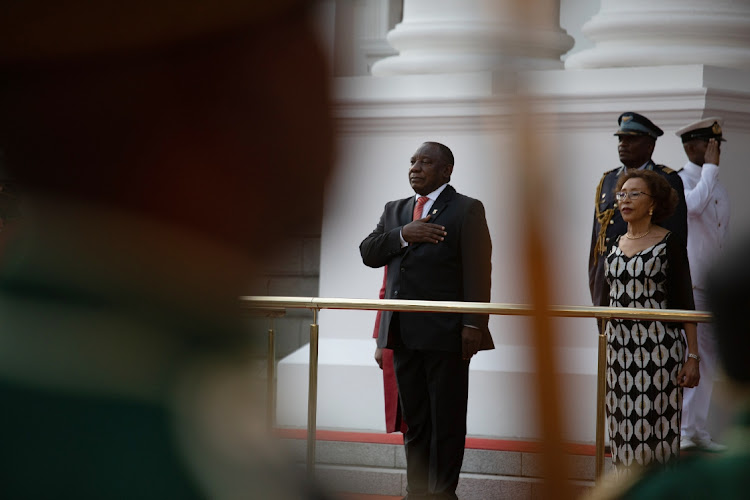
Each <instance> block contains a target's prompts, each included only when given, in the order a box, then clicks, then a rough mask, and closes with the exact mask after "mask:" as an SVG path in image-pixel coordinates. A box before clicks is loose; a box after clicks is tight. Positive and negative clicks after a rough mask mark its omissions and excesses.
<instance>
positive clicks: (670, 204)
mask: <svg viewBox="0 0 750 500" xmlns="http://www.w3.org/2000/svg"><path fill="white" fill-rule="evenodd" d="M628 179H643V182H645V183H646V189H648V192H649V193H648V194H650V195H651V198H652V199H653V200H654V213H653V215H652V216H651V220H652V221H653V222H654V223H659V222H662V221H663V220H665V219H668V218H669V217H670V216H671V215H672V214H673V213H674V210H675V208H677V202H678V201H679V198H678V197H677V191H675V190H674V188H673V187H672V186H670V185H669V182H667V180H666V179H665V178H664V177H663V176H661V175H659V174H657V173H656V172H652V171H651V170H645V169H644V170H631V171H630V172H628V173H627V174H625V175H623V176H620V179H619V180H618V181H617V187H616V188H615V192H617V191H620V190H622V186H623V184H625V182H626V181H627V180H628Z"/></svg>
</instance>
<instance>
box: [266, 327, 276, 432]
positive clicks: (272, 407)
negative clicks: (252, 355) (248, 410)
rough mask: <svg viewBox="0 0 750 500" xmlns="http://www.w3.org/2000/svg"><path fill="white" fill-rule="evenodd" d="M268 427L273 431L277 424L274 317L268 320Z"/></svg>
mask: <svg viewBox="0 0 750 500" xmlns="http://www.w3.org/2000/svg"><path fill="white" fill-rule="evenodd" d="M266 378H267V380H266V425H267V426H268V430H269V431H272V430H273V427H274V425H275V424H276V332H275V331H274V327H273V316H272V317H270V318H269V319H268V354H267V355H266Z"/></svg>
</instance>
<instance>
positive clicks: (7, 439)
mask: <svg viewBox="0 0 750 500" xmlns="http://www.w3.org/2000/svg"><path fill="white" fill-rule="evenodd" d="M307 3H308V2H301V1H292V0H286V1H284V0H282V1H277V2H268V3H265V2H234V3H233V2H231V1H219V2H215V3H211V4H210V5H211V7H206V5H208V4H205V3H203V2H201V3H198V2H192V1H190V0H188V1H185V2H160V1H149V2H145V1H138V0H136V1H133V2H128V3H123V4H122V5H120V4H112V3H107V2H93V1H72V2H66V3H64V5H62V4H59V3H58V2H44V1H34V0H30V1H28V2H12V3H11V4H6V5H4V6H3V7H2V15H0V109H2V113H0V150H2V151H3V152H4V163H5V170H6V171H7V172H8V174H9V175H10V176H11V177H12V178H13V179H14V180H15V181H16V182H17V183H18V185H19V186H21V192H22V194H23V199H22V207H23V210H22V212H21V217H20V218H18V219H17V220H16V221H15V222H14V224H13V227H12V231H2V233H0V402H2V407H3V411H2V412H0V442H1V443H2V451H0V457H1V458H0V485H1V486H0V491H1V494H0V496H2V497H3V498H76V499H86V498H96V499H103V498H107V499H113V498H123V499H149V498H154V499H160V500H163V499H171V498H174V499H178V498H179V499H190V498H218V499H225V498H226V499H234V498H262V499H276V498H284V499H285V498H315V497H314V495H313V494H311V493H310V492H309V491H308V490H307V488H305V487H303V486H302V485H301V482H300V481H299V480H298V478H297V477H296V474H297V472H296V471H294V470H293V469H292V468H291V467H289V466H288V465H287V464H286V463H285V462H284V460H283V459H282V458H281V457H280V456H277V455H278V454H277V452H276V443H275V442H273V441H272V440H271V439H270V438H269V437H268V436H267V435H266V430H265V429H264V419H263V409H262V404H261V403H260V401H261V400H262V396H263V395H262V394H257V393H255V391H254V387H253V383H254V381H253V380H252V372H251V371H250V369H249V366H250V365H249V364H248V361H249V358H250V354H251V353H249V352H248V345H247V341H248V339H247V335H248V333H247V332H244V331H243V328H242V326H241V323H240V317H239V305H238V301H237V297H238V296H239V295H241V294H243V293H246V292H247V288H248V286H249V284H250V281H251V277H252V275H253V273H254V272H256V271H257V270H258V269H259V268H260V267H261V266H262V265H263V263H264V260H265V258H266V256H268V255H269V254H272V253H273V252H274V251H275V250H276V249H277V248H278V247H279V246H280V245H281V244H283V237H284V235H287V234H290V233H293V232H294V229H295V227H296V224H297V221H300V220H304V219H309V218H311V217H312V218H316V217H319V216H320V208H321V202H322V199H321V198H322V188H323V184H324V182H325V179H326V176H327V173H328V169H329V166H330V165H331V163H332V126H331V121H330V118H329V115H328V112H329V111H328V82H327V71H326V68H325V65H324V61H323V57H322V55H321V53H320V52H319V50H318V48H317V44H316V40H315V39H314V37H313V35H312V34H311V30H310V28H309V26H308V19H307V15H308V12H307V10H308V9H307V7H308V6H307ZM300 81H303V82H304V84H303V85H300V84H299V83H298V82H300ZM292 207H293V209H292ZM255 383H257V382H255Z"/></svg>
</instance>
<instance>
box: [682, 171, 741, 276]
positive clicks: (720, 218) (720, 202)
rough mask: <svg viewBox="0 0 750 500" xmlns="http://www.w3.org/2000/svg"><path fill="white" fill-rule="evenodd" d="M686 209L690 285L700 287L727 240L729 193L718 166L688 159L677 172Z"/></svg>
mask: <svg viewBox="0 0 750 500" xmlns="http://www.w3.org/2000/svg"><path fill="white" fill-rule="evenodd" d="M679 175H680V177H681V178H682V183H683V184H684V185H685V203H686V204H687V211H688V243H687V250H688V260H689V262H690V274H691V276H692V278H693V288H698V289H703V288H704V283H705V274H706V272H707V271H708V270H709V268H710V267H711V264H712V263H713V261H714V259H715V258H716V256H717V255H718V253H719V252H721V250H722V248H723V247H724V246H725V244H726V242H727V234H728V230H729V196H728V194H727V190H726V188H724V186H722V185H721V184H720V183H719V166H718V165H714V164H713V163H705V164H704V165H703V167H699V166H698V165H696V164H695V163H692V162H687V163H686V164H685V167H684V168H683V169H682V170H680V172H679Z"/></svg>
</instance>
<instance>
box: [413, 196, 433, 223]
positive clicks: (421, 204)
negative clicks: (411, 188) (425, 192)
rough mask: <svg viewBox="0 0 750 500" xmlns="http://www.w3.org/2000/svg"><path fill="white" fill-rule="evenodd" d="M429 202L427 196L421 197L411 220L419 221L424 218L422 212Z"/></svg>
mask: <svg viewBox="0 0 750 500" xmlns="http://www.w3.org/2000/svg"><path fill="white" fill-rule="evenodd" d="M428 200H429V198H428V197H426V196H420V197H419V198H417V204H416V205H414V215H412V218H411V220H417V219H421V218H422V210H423V209H424V205H425V203H427V201H428Z"/></svg>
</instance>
